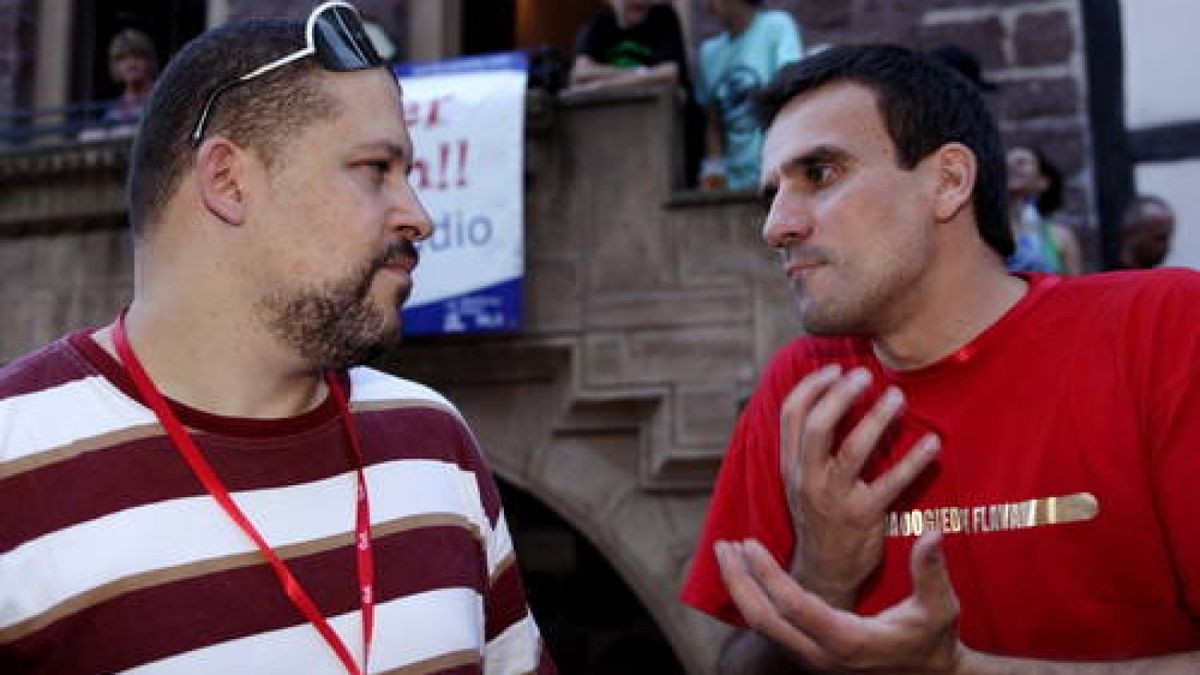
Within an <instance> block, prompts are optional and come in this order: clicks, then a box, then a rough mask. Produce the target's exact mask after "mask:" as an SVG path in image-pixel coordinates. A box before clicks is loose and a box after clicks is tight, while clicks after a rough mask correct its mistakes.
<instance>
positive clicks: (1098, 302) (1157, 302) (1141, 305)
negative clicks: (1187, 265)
mask: <svg viewBox="0 0 1200 675" xmlns="http://www.w3.org/2000/svg"><path fill="white" fill-rule="evenodd" d="M1056 282H1057V283H1056ZM1042 283H1046V284H1048V285H1050V287H1049V288H1048V290H1047V291H1046V292H1045V294H1044V298H1043V299H1042V301H1041V302H1040V303H1039V311H1038V312H1036V313H1035V314H1036V315H1043V314H1044V315H1048V316H1056V317H1059V318H1060V319H1061V320H1062V321H1064V322H1068V323H1070V324H1072V325H1076V326H1078V327H1079V329H1080V330H1086V331H1088V332H1089V333H1091V334H1095V333H1096V331H1098V330H1102V329H1104V328H1105V327H1107V330H1108V331H1117V333H1116V334H1117V335H1126V336H1135V335H1140V336H1143V338H1147V339H1148V338H1149V336H1150V335H1152V334H1154V333H1156V332H1159V331H1163V330H1166V331H1171V332H1177V333H1187V334H1200V322H1198V321H1196V320H1195V313H1196V307H1200V272H1196V271H1194V270H1188V269H1178V268H1167V269H1153V270H1122V271H1116V272H1101V273H1098V274H1087V275H1083V276H1078V277H1050V278H1049V279H1048V280H1045V281H1043V282H1042Z"/></svg>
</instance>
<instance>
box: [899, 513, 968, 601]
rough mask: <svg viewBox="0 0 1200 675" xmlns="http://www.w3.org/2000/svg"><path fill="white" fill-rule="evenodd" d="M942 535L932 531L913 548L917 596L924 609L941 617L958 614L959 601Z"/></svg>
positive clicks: (912, 558)
mask: <svg viewBox="0 0 1200 675" xmlns="http://www.w3.org/2000/svg"><path fill="white" fill-rule="evenodd" d="M941 542H942V533H941V532H937V531H929V532H926V533H925V534H922V535H921V538H920V539H917V543H916V544H913V549H912V557H911V559H910V560H909V569H910V570H911V572H912V580H913V596H914V597H915V598H916V600H917V602H918V603H920V604H921V605H923V606H925V607H927V608H929V609H931V610H935V611H937V612H938V613H946V614H951V615H957V614H958V597H957V596H956V595H955V593H954V585H953V584H951V583H950V573H949V572H948V571H947V570H946V560H945V558H944V557H943V555H942V548H941Z"/></svg>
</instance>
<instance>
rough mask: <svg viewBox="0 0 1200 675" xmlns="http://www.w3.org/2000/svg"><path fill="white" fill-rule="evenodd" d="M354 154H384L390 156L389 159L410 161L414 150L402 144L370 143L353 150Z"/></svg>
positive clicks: (387, 142) (388, 142)
mask: <svg viewBox="0 0 1200 675" xmlns="http://www.w3.org/2000/svg"><path fill="white" fill-rule="evenodd" d="M352 152H355V153H360V152H382V153H384V154H386V155H387V156H388V159H401V160H405V161H407V160H409V159H411V158H412V150H411V149H410V148H409V147H408V146H405V145H401V144H400V143H393V142H391V141H370V142H367V143H361V144H359V145H356V146H354V147H353V148H352Z"/></svg>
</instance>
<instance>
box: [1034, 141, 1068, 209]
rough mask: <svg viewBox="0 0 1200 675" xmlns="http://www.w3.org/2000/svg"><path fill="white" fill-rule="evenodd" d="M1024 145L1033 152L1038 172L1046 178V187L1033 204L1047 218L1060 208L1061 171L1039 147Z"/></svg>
mask: <svg viewBox="0 0 1200 675" xmlns="http://www.w3.org/2000/svg"><path fill="white" fill-rule="evenodd" d="M1025 147H1027V148H1029V151H1030V152H1032V153H1033V158H1034V159H1035V160H1036V161H1037V165H1038V173H1040V174H1042V176H1044V177H1045V178H1046V189H1045V190H1042V193H1041V194H1040V195H1038V196H1037V200H1036V201H1034V203H1033V205H1034V207H1036V208H1037V211H1038V213H1040V214H1042V217H1043V218H1049V217H1050V216H1051V215H1052V214H1054V213H1055V212H1056V211H1058V210H1059V209H1060V208H1062V203H1063V174H1062V171H1061V170H1060V169H1059V168H1058V167H1057V166H1056V165H1055V164H1054V162H1051V161H1050V158H1049V157H1046V153H1044V152H1042V151H1041V150H1040V149H1039V148H1034V147H1030V146H1025Z"/></svg>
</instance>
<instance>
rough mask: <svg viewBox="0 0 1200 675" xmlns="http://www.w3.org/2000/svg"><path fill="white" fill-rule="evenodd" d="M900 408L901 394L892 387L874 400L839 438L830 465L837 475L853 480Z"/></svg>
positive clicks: (901, 404) (902, 398)
mask: <svg viewBox="0 0 1200 675" xmlns="http://www.w3.org/2000/svg"><path fill="white" fill-rule="evenodd" d="M903 409H904V394H903V393H901V391H900V390H899V389H897V388H896V387H888V388H887V390H886V391H884V392H883V395H882V396H880V397H879V399H878V400H877V401H875V405H873V406H871V410H870V412H868V413H867V414H866V415H865V416H864V417H863V418H862V420H860V421H859V423H858V424H856V425H854V429H853V430H852V431H851V432H850V433H849V434H848V435H847V436H846V439H845V440H844V441H842V447H841V449H839V450H838V454H837V457H835V458H834V468H835V470H836V471H837V472H838V474H839V477H840V478H843V479H844V480H848V481H855V480H857V479H858V477H859V475H860V474H861V473H862V468H863V465H865V464H866V463H867V458H868V457H870V456H871V453H872V452H873V451H874V450H875V448H876V446H878V445H879V439H880V438H882V437H883V432H884V431H885V430H886V429H887V428H888V426H889V425H891V423H892V422H894V421H895V420H896V418H897V417H898V416H899V414H900V411H901V410H903Z"/></svg>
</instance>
